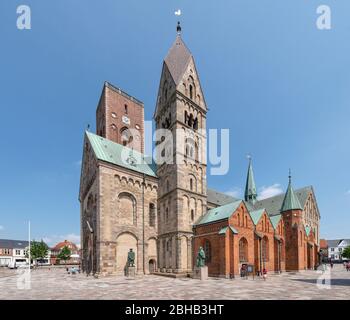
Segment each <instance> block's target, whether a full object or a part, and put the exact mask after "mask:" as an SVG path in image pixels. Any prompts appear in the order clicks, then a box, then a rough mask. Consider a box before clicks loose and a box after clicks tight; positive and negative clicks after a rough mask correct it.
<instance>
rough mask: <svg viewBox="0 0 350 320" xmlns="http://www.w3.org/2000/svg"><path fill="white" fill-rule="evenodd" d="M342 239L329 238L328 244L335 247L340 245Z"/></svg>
mask: <svg viewBox="0 0 350 320" xmlns="http://www.w3.org/2000/svg"><path fill="white" fill-rule="evenodd" d="M340 241H341V240H327V244H328V247H329V248H335V247H338V244H339V243H340Z"/></svg>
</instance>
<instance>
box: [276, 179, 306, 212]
mask: <svg viewBox="0 0 350 320" xmlns="http://www.w3.org/2000/svg"><path fill="white" fill-rule="evenodd" d="M297 209H300V210H302V209H303V208H302V206H301V204H300V202H299V199H298V197H297V196H296V195H295V193H294V190H293V187H292V179H291V176H290V175H289V183H288V189H287V192H286V195H285V197H284V200H283V203H282V207H281V212H284V211H289V210H297Z"/></svg>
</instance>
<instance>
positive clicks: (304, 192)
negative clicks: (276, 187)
mask: <svg viewBox="0 0 350 320" xmlns="http://www.w3.org/2000/svg"><path fill="white" fill-rule="evenodd" d="M310 192H312V187H311V186H308V187H304V188H301V189H297V190H295V191H294V193H295V195H296V196H297V197H298V200H299V202H300V205H301V206H302V207H304V206H305V203H306V200H307V197H308V195H309V193H310ZM284 196H285V193H281V194H279V195H277V196H274V197H271V198H267V199H264V200H259V201H257V202H256V203H255V204H254V208H255V209H262V208H265V209H266V211H267V213H268V214H269V215H270V216H273V215H277V214H280V210H281V208H282V203H283V199H284Z"/></svg>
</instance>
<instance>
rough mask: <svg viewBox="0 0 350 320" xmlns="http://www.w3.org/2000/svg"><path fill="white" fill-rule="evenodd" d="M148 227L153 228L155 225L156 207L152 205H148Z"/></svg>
mask: <svg viewBox="0 0 350 320" xmlns="http://www.w3.org/2000/svg"><path fill="white" fill-rule="evenodd" d="M149 225H150V227H155V225H156V206H155V205H154V203H150V204H149Z"/></svg>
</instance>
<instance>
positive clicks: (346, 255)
mask: <svg viewBox="0 0 350 320" xmlns="http://www.w3.org/2000/svg"><path fill="white" fill-rule="evenodd" d="M341 255H342V257H343V258H346V259H350V246H348V247H346V248H345V249H344V250H343V253H342V254H341Z"/></svg>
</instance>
